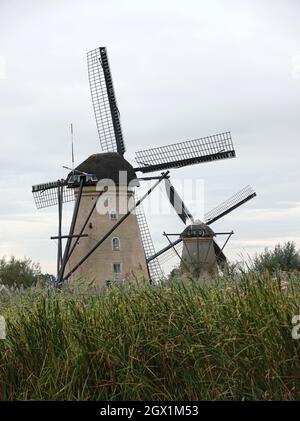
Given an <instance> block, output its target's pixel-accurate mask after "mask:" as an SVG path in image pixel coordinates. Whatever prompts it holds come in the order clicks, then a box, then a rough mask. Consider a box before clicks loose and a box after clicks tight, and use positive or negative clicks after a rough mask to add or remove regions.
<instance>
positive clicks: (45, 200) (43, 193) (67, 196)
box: [32, 180, 75, 209]
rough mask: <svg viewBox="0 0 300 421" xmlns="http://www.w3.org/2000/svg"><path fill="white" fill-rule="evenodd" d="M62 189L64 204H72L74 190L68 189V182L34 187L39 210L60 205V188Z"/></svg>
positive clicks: (33, 192) (51, 182)
mask: <svg viewBox="0 0 300 421" xmlns="http://www.w3.org/2000/svg"><path fill="white" fill-rule="evenodd" d="M59 187H62V202H63V203H66V202H72V201H74V200H75V198H74V190H73V189H71V188H68V187H67V181H66V180H57V181H50V182H48V183H43V184H36V185H34V186H32V194H33V198H34V201H35V204H36V207H37V209H42V208H48V207H50V206H56V205H58V188H59Z"/></svg>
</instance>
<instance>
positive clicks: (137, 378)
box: [0, 275, 300, 400]
mask: <svg viewBox="0 0 300 421" xmlns="http://www.w3.org/2000/svg"><path fill="white" fill-rule="evenodd" d="M299 299H300V278H299V276H294V277H293V279H292V280H291V282H290V284H289V286H288V288H285V290H284V291H283V290H282V288H281V287H280V285H279V283H278V282H276V281H274V280H271V279H270V278H269V277H268V276H265V277H261V278H259V277H255V276H254V275H243V276H242V277H241V279H240V280H239V281H238V282H237V281H235V283H233V282H232V281H227V284H226V285H219V286H214V287H210V288H208V287H205V288H201V287H199V286H197V285H195V284H192V283H191V285H190V286H189V287H182V286H180V285H179V284H174V285H171V286H170V285H169V286H161V287H149V286H148V287H137V286H134V285H131V286H127V287H122V288H117V287H110V288H107V290H105V292H103V293H102V294H101V295H98V294H95V293H93V291H89V292H88V293H87V292H73V293H72V292H68V291H63V292H53V291H52V292H45V291H38V290H28V291H27V292H25V293H22V294H13V295H12V296H11V297H9V298H6V299H4V298H2V299H0V314H2V315H4V316H5V317H6V319H7V335H8V336H7V339H6V340H2V341H0V352H1V353H0V398H1V399H2V400H7V399H22V400H24V399H25V400H27V399H37V400H44V399H51V400H76V399H84V400H85V399H89V400H114V399H116V400H149V399H150V400H151V399H153V400H208V399H213V400H216V399H218V400H228V399H238V400H242V399H246V400H247V399H251V400H252V399H259V400H262V399H268V400H269V399H279V400H281V399H284V400H294V399H299V398H300V378H299V376H300V374H299V373H300V360H299V357H300V341H297V340H293V339H292V338H291V329H292V323H291V319H292V316H294V315H295V314H298V313H299V304H300V300H299Z"/></svg>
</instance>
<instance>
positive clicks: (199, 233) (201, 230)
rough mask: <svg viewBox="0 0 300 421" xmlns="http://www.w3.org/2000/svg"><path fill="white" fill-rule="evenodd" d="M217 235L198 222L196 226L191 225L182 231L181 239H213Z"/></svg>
mask: <svg viewBox="0 0 300 421" xmlns="http://www.w3.org/2000/svg"><path fill="white" fill-rule="evenodd" d="M214 236H215V233H214V232H213V230H212V229H211V228H210V227H209V226H208V225H206V224H204V223H203V222H199V223H198V221H196V222H195V223H194V224H191V225H189V226H188V227H186V228H185V229H184V231H182V233H181V234H180V237H181V238H187V237H204V238H213V237H214Z"/></svg>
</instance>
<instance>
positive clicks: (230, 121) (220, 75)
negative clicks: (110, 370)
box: [0, 0, 300, 272]
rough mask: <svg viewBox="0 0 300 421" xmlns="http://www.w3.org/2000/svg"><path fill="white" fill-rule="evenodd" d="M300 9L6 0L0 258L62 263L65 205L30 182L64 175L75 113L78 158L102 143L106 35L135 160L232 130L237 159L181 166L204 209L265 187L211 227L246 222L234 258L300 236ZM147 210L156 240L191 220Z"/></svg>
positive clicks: (1, 52) (0, 80) (284, 2)
mask: <svg viewBox="0 0 300 421" xmlns="http://www.w3.org/2000/svg"><path fill="white" fill-rule="evenodd" d="M299 13H300V4H299V1H297V0H281V1H276V0H259V1H256V0H239V1H237V0H210V1H209V2H207V1H204V0H195V1H193V0H187V1H184V2H183V1H177V0H151V1H145V0H143V1H141V0H139V1H138V0H127V1H122V0H107V1H105V0H97V1H96V0H86V1H82V0H80V1H76V0H75V1H74V0H72V1H68V0H60V1H56V0H51V1H50V0H48V1H47V0H44V1H38V0H35V1H34V0H22V1H21V0H7V1H6V0H0V92H1V95H0V128H1V132H0V136H1V137H0V139H1V155H0V197H1V204H0V256H4V255H5V256H10V255H15V256H18V257H23V256H27V257H30V258H32V259H33V260H34V261H39V262H40V263H41V265H42V268H43V270H45V271H50V272H54V271H55V265H56V262H55V259H56V245H55V243H53V242H51V240H50V239H49V238H50V236H51V235H54V234H55V233H56V227H57V218H56V209H51V208H49V209H47V210H39V211H38V210H36V208H35V205H34V202H33V198H32V194H31V186H32V184H37V183H42V182H46V181H51V180H56V179H57V178H60V177H61V176H63V175H64V172H63V169H62V165H70V160H71V152H70V134H69V125H70V122H73V124H74V129H75V159H76V164H79V163H80V162H81V161H83V160H84V159H85V158H86V157H88V156H89V155H90V154H92V153H97V152H100V151H101V150H100V144H99V141H98V137H97V131H96V126H95V121H94V116H93V110H92V104H91V99H90V93H89V86H88V78H87V68H86V52H87V51H89V50H91V49H94V48H96V47H98V46H106V47H107V49H108V54H109V59H110V65H111V70H112V75H113V80H114V85H115V91H116V95H117V99H118V105H119V108H120V112H121V121H122V128H123V134H124V137H125V142H126V146H127V153H126V158H127V159H129V160H132V159H133V158H134V151H135V150H137V149H146V148H149V147H152V146H162V145H165V144H168V143H174V142H177V141H183V140H189V139H193V138H197V137H202V136H207V135H211V134H215V133H219V132H223V131H228V130H230V131H231V133H232V138H233V142H234V146H235V149H236V153H237V158H236V159H232V160H225V161H222V162H214V163H209V164H202V165H197V166H191V167H186V168H182V169H180V170H174V171H172V178H173V180H174V184H176V185H178V186H180V181H182V180H184V179H192V180H198V179H200V180H204V186H205V196H204V199H205V200H204V203H203V205H204V207H205V210H209V209H210V208H211V207H213V206H214V205H217V204H218V203H220V202H221V201H223V200H224V199H226V198H227V197H229V196H230V195H231V194H233V193H235V192H236V191H237V190H239V189H241V188H242V187H244V186H245V185H247V184H251V185H252V186H253V187H254V189H255V190H256V192H257V194H258V196H257V198H255V199H254V200H252V201H251V202H249V203H248V204H246V205H244V206H243V207H242V208H240V209H238V210H236V211H235V212H233V213H232V214H231V215H229V216H227V217H225V218H224V219H222V220H221V221H220V222H219V223H217V224H215V225H214V226H213V228H214V229H215V230H216V231H218V230H219V231H228V230H231V229H234V231H235V235H234V237H233V239H232V240H231V242H230V243H229V245H228V246H227V248H226V252H227V255H228V256H229V257H230V258H231V259H238V258H239V257H240V255H241V253H243V254H244V255H247V254H250V255H253V254H254V253H255V252H259V251H261V250H262V249H263V248H264V247H266V246H270V247H272V246H274V245H275V244H277V243H278V242H281V243H283V242H284V241H287V240H294V241H295V242H296V243H297V246H298V247H300V234H299V222H300V197H299V188H300V168H299V152H300V146H299V132H300V119H299V111H300V43H299V41H300V25H299ZM131 162H132V161H131ZM185 194H186V200H187V201H189V199H191V197H190V196H189V195H190V192H189V191H187V192H185ZM145 206H146V207H147V205H146V204H145ZM202 208H203V206H202V204H199V209H198V211H197V209H194V206H193V210H194V211H195V212H196V213H197V214H199V215H198V216H200V214H201V212H200V210H201V209H202ZM69 216H70V210H69V211H68V213H66V214H65V218H64V223H65V230H66V229H67V223H68V221H69ZM148 219H149V224H150V227H151V231H152V235H153V239H154V243H155V246H156V248H157V249H159V248H160V247H162V246H163V245H165V244H166V243H165V241H166V240H165V239H164V238H163V236H162V232H163V230H166V231H173V232H174V231H175V232H180V231H181V230H182V229H183V228H184V227H183V225H182V223H181V222H180V220H179V219H178V217H177V216H176V215H175V214H174V213H172V214H171V216H168V215H164V216H159V215H149V218H148ZM222 241H223V240H222V239H220V243H221V244H222Z"/></svg>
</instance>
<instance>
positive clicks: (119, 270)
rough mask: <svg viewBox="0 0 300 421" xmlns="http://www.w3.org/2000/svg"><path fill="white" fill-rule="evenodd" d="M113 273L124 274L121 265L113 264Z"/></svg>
mask: <svg viewBox="0 0 300 421" xmlns="http://www.w3.org/2000/svg"><path fill="white" fill-rule="evenodd" d="M113 273H115V274H116V273H122V266H121V263H113Z"/></svg>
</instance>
